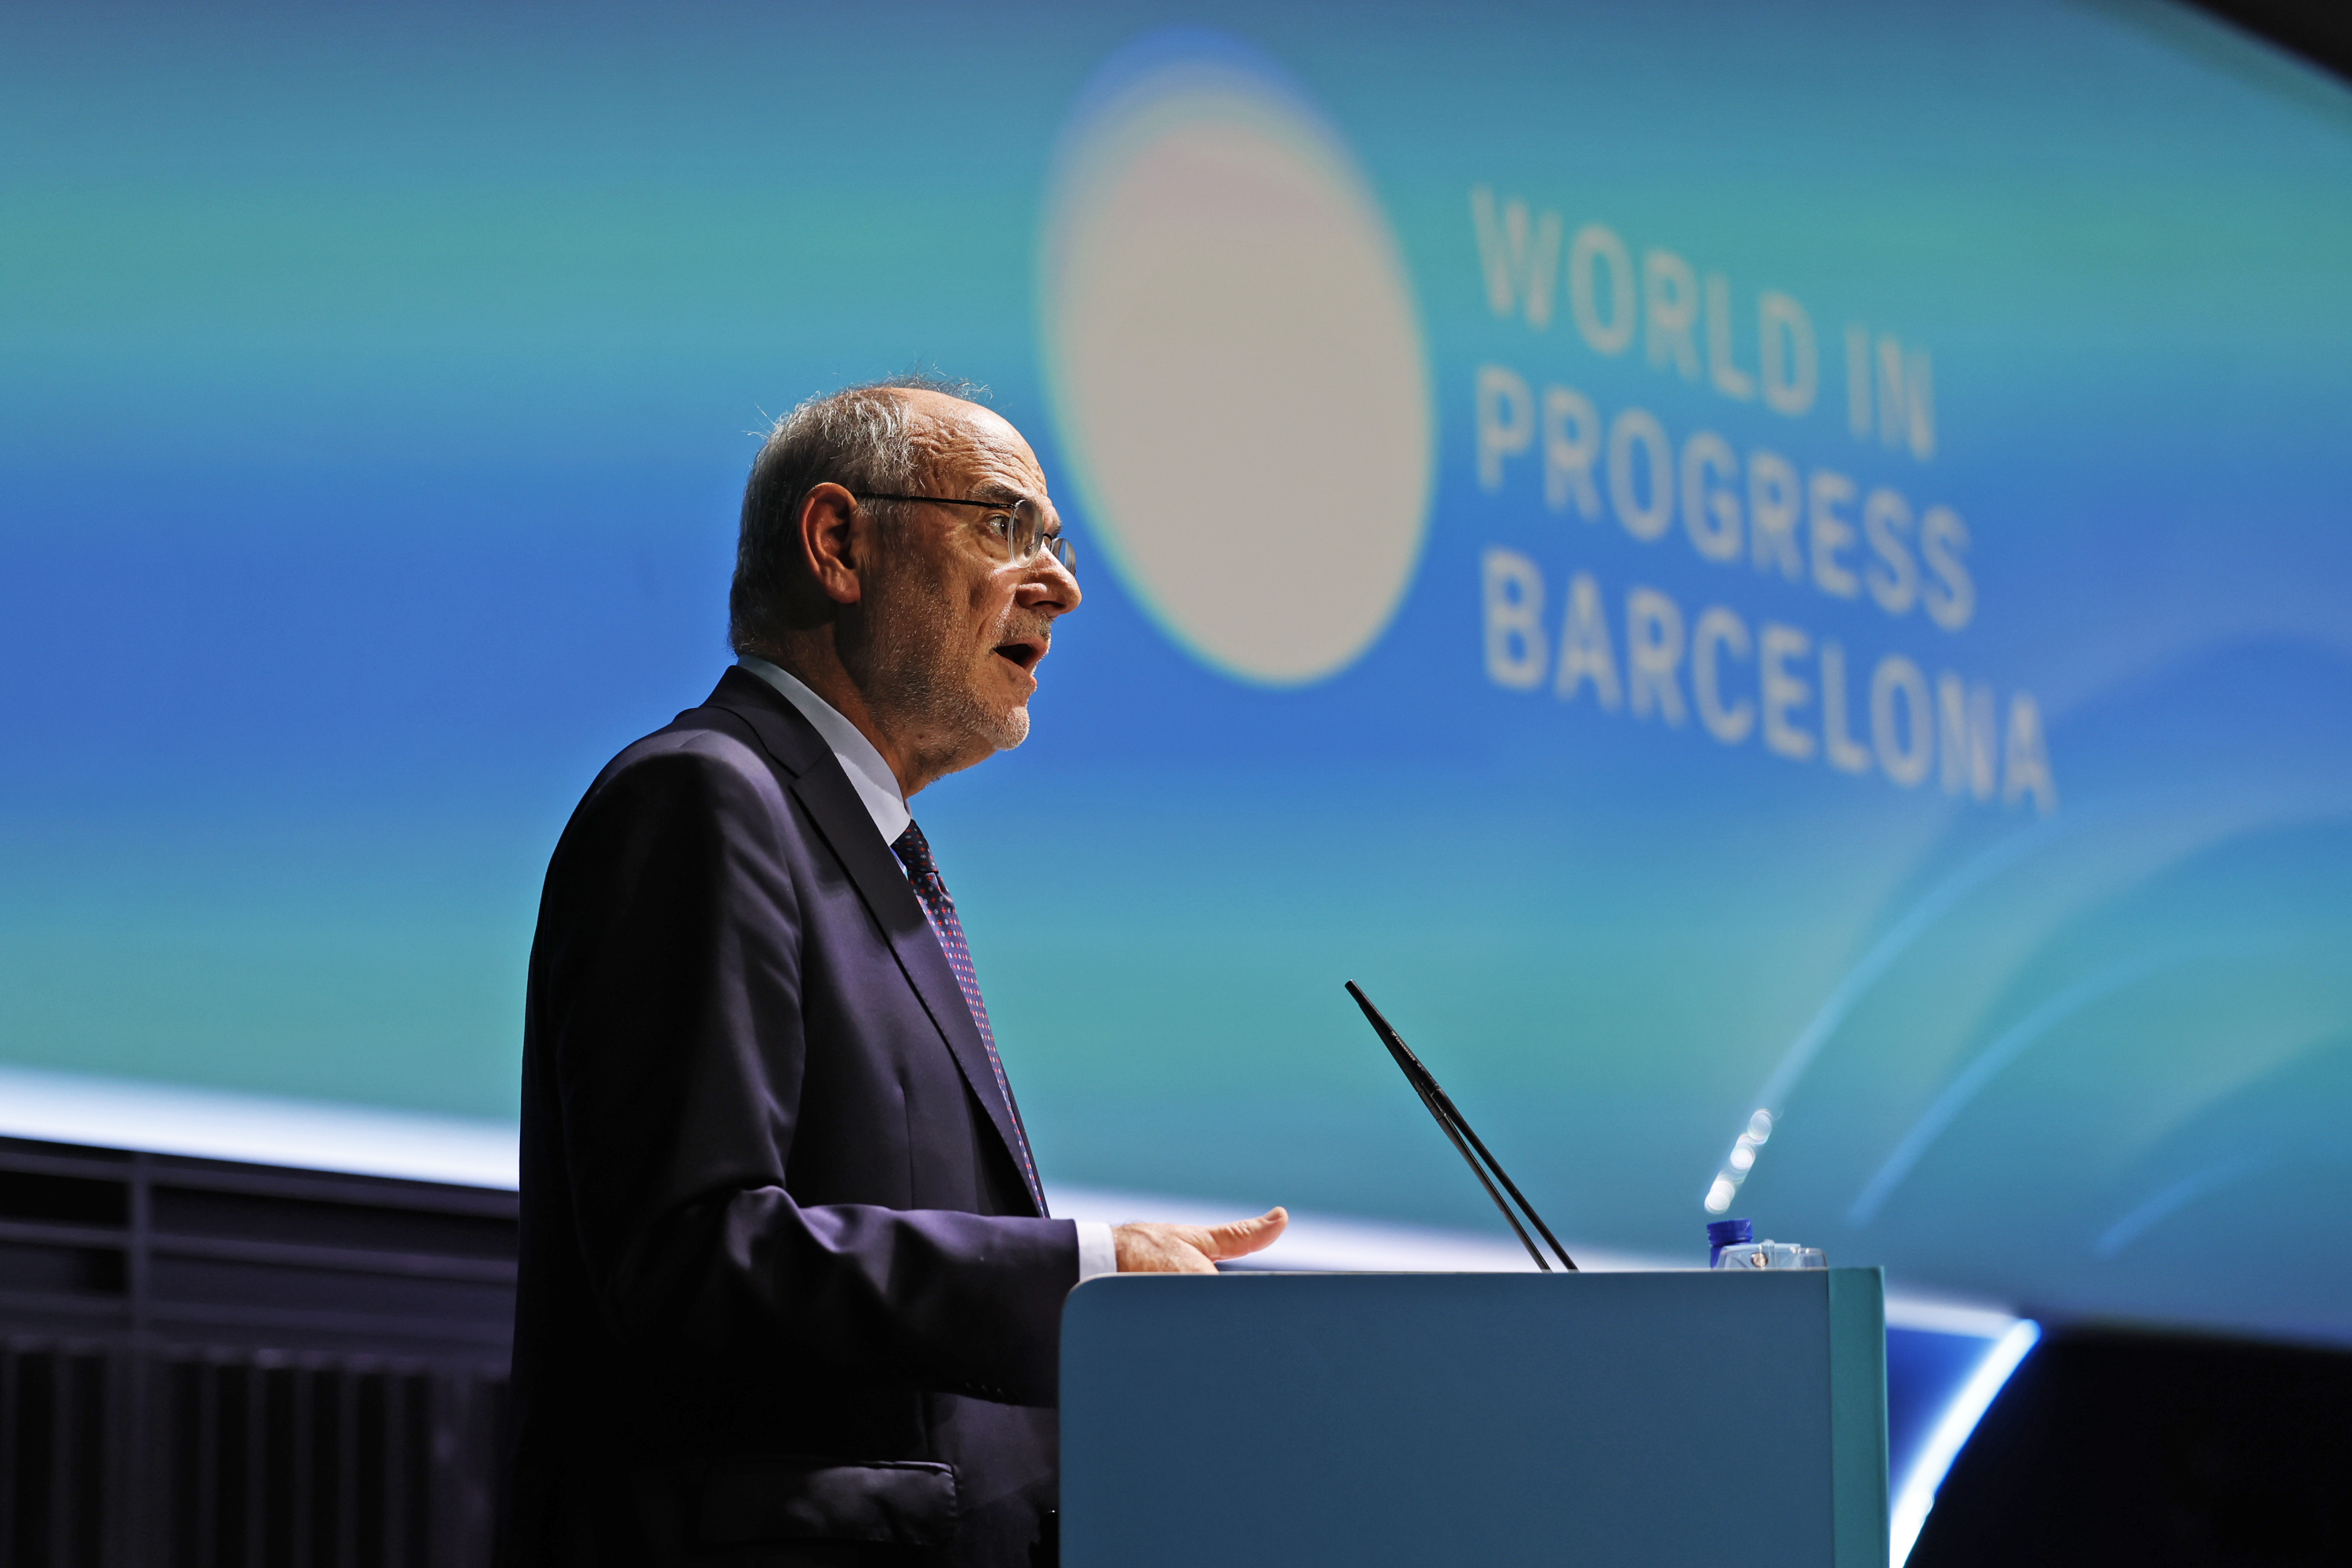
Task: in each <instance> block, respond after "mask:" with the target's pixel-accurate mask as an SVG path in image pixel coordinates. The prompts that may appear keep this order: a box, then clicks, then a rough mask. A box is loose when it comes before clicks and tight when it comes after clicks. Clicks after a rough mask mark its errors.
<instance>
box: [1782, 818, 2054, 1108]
mask: <svg viewBox="0 0 2352 1568" xmlns="http://www.w3.org/2000/svg"><path fill="white" fill-rule="evenodd" d="M2058 822H2059V819H2058V818H2056V817H2050V818H2047V819H2045V820H2044V821H2042V822H2040V823H2037V824H2035V825H2034V826H2032V827H2029V828H2027V829H2026V830H2025V831H2024V832H2022V833H2019V834H2016V835H2014V836H2012V837H2009V838H2005V839H2003V840H2002V841H2001V842H2000V843H1999V844H1996V845H1994V846H1993V847H1991V848H1990V849H1987V850H1986V851H1985V852H1984V853H1983V854H1981V855H1979V856H1978V857H1977V858H1975V859H1973V860H1970V861H1969V863H1968V864H1967V865H1965V866H1962V867H1961V868H1959V869H1958V870H1957V871H1955V872H1953V873H1952V874H1951V875H1950V876H1949V877H1947V878H1946V879H1944V880H1943V882H1942V883H1940V884H1939V885H1938V886H1937V888H1936V889H1935V890H1934V891H1932V892H1930V893H1929V894H1928V895H1927V897H1926V898H1924V899H1921V900H1919V901H1918V902H1917V903H1916V904H1914V905H1912V906H1911V908H1910V909H1909V910H1907V911H1906V912H1905V914H1904V916H1903V918H1902V919H1901V920H1899V921H1895V924H1894V926H1893V927H1892V928H1891V929H1889V930H1888V931H1887V933H1886V934H1885V936H1882V937H1880V938H1879V939H1878V941H1877V942H1874V943H1873V944H1872V946H1871V949H1870V951H1869V952H1865V953H1864V954H1863V955H1862V962H1860V963H1856V964H1855V965H1854V966H1853V968H1852V969H1849V970H1847V971H1846V973H1845V977H1844V978H1843V979H1842V980H1840V981H1839V982H1838V983H1837V988H1836V989H1835V990H1833V991H1832V992H1831V993H1830V994H1829V999H1828V1000H1827V1001H1825V1002H1823V1003H1822V1005H1821V1008H1820V1010H1819V1011H1818V1012H1816V1013H1815V1014H1814V1015H1813V1016H1812V1018H1811V1021H1810V1022H1808V1023H1807V1024H1806V1025H1805V1026H1804V1028H1803V1029H1802V1030H1801V1032H1799V1034H1798V1036H1797V1037H1796V1039H1795V1040H1794V1041H1793V1042H1791V1043H1790V1047H1789V1048H1788V1050H1787V1051H1786V1052H1784V1053H1782V1055H1781V1058H1780V1065H1779V1066H1778V1067H1776V1068H1773V1069H1772V1076H1771V1077H1769V1078H1768V1079H1765V1080H1764V1087H1763V1088H1762V1089H1760V1090H1759V1091H1758V1092H1757V1095H1756V1100H1755V1103H1756V1104H1758V1105H1760V1106H1762V1107H1764V1109H1766V1110H1769V1111H1771V1112H1772V1114H1773V1115H1775V1116H1778V1115H1780V1102H1781V1101H1782V1100H1786V1099H1787V1098H1788V1096H1789V1091H1790V1089H1794V1088H1796V1087H1797V1079H1800V1078H1801V1077H1803V1076H1804V1071H1805V1068H1808V1067H1810V1066H1811V1065H1812V1060H1813V1058H1814V1056H1815V1055H1816V1054H1817V1053H1819V1052H1820V1050H1821V1048H1822V1046H1824V1045H1825V1044H1827V1043H1828V1041H1829V1037H1830V1036H1831V1035H1832V1034H1834V1033H1835V1032H1836V1031H1837V1026H1839V1025H1840V1024H1843V1023H1844V1022H1845V1016H1846V1015H1847V1014H1848V1013H1851V1012H1853V1005H1854V1004H1855V1003H1857V1002H1859V1001H1861V1000H1862V997H1863V994H1864V992H1866V991H1868V990H1869V989H1870V988H1871V987H1872V986H1873V985H1875V984H1878V977H1879V976H1880V975H1882V974H1884V973H1886V971H1887V970H1888V968H1889V967H1891V966H1892V965H1893V964H1894V963H1895V960H1896V959H1898V958H1900V957H1902V956H1903V954H1904V953H1905V952H1906V951H1907V950H1908V949H1909V948H1910V946H1911V944H1912V943H1913V942H1917V941H1918V940H1919V938H1920V937H1921V936H1923V935H1925V934H1926V933H1927V928H1928V927H1929V926H1931V925H1934V924H1935V923H1936V922H1937V921H1939V920H1941V919H1943V917H1944V915H1945V914H1946V913H1947V912H1948V911H1949V910H1950V909H1951V907H1952V906H1953V905H1954V904H1957V903H1958V902H1959V901H1960V900H1962V899H1964V898H1966V897H1968V896H1969V894H1970V893H1972V892H1974V891H1976V890H1977V889H1979V888H1980V887H1982V886H1983V885H1984V884H1985V883H1987V882H1989V881H1990V880H1991V879H1993V878H1994V877H1995V876H1997V875H1998V874H2000V872H2002V871H2004V870H2007V869H2008V868H2009V867H2010V865H2011V862H2013V861H2015V860H2016V859H2017V858H2019V857H2020V856H2021V855H2023V854H2024V853H2025V852H2026V851H2027V850H2028V849H2031V848H2032V847H2034V846H2035V845H2037V844H2038V843H2040V842H2041V841H2042V840H2043V839H2045V838H2050V837H2054V836H2055V835H2056V833H2057V831H2058Z"/></svg>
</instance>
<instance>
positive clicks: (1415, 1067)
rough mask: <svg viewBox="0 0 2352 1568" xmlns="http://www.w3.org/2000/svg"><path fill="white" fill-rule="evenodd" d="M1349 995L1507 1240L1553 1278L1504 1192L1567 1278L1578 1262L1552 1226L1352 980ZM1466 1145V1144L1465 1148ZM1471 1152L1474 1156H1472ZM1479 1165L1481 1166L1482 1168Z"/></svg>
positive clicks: (1419, 1060) (1427, 1070)
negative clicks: (1496, 1213)
mask: <svg viewBox="0 0 2352 1568" xmlns="http://www.w3.org/2000/svg"><path fill="white" fill-rule="evenodd" d="M1348 994H1349V995H1350V996H1353V997H1354V998H1355V999H1356V1005H1357V1006H1359V1007H1361V1008H1362V1009H1363V1010H1364V1017H1365V1019H1366V1021H1368V1022H1369V1023H1370V1025H1371V1026H1372V1032H1373V1033H1374V1034H1376V1035H1378V1036H1380V1037H1381V1044H1382V1045H1384V1046H1386V1047H1388V1048H1389V1055H1390V1056H1391V1057H1392V1058H1395V1060H1396V1065H1397V1069H1398V1070H1399V1071H1400V1072H1402V1073H1403V1074H1404V1079H1405V1081H1406V1082H1407V1083H1409V1084H1411V1085H1412V1089H1413V1092H1414V1093H1415V1094H1418V1095H1419V1096H1421V1102H1422V1104H1423V1105H1425V1106H1427V1107H1428V1108H1429V1114H1430V1115H1431V1116H1433V1117H1434V1118H1436V1120H1437V1126H1438V1130H1439V1131H1442V1132H1444V1134H1445V1137H1446V1141H1447V1142H1451V1143H1452V1144H1453V1145H1454V1149H1455V1150H1456V1151H1457V1152H1459V1153H1460V1154H1461V1156H1462V1158H1463V1160H1464V1162H1465V1163H1467V1164H1468V1165H1469V1167H1470V1173H1471V1174H1472V1175H1474V1176H1475V1177H1477V1178H1478V1184H1479V1185H1480V1186H1482V1187H1484V1188H1486V1195H1487V1196H1488V1197H1490V1198H1492V1199H1494V1200H1495V1206H1496V1208H1498V1209H1500V1210H1502V1211H1503V1218H1504V1220H1505V1221H1506V1222H1507V1224H1508V1225H1509V1226H1510V1227H1511V1234H1512V1235H1513V1236H1516V1237H1518V1238H1519V1245H1520V1246H1521V1247H1526V1248H1527V1249H1528V1257H1529V1258H1534V1259H1535V1260H1536V1267H1537V1268H1540V1269H1542V1270H1543V1271H1544V1272H1545V1273H1547V1274H1549V1273H1550V1272H1551V1265H1550V1264H1549V1263H1548V1262H1546V1261H1545V1260H1544V1255H1543V1254H1542V1253H1541V1252H1540V1251H1538V1249H1537V1247H1536V1244H1535V1243H1534V1242H1533V1241H1532V1240H1530V1239H1529V1238H1528V1232H1527V1226H1523V1225H1521V1224H1520V1223H1519V1216H1518V1215H1517V1214H1514V1213H1512V1212H1511V1205H1510V1204H1509V1203H1506V1202H1504V1201H1503V1193H1504V1192H1507V1193H1508V1194H1511V1202H1512V1203H1516V1204H1517V1205H1519V1207H1520V1209H1521V1210H1523V1211H1525V1213H1526V1215H1527V1216H1528V1225H1532V1226H1535V1227H1536V1233H1537V1234H1538V1235H1539V1236H1541V1237H1543V1238H1544V1240H1546V1241H1548V1242H1549V1243H1550V1244H1551V1249H1552V1251H1554V1252H1555V1253H1558V1254H1559V1261H1560V1267H1562V1268H1566V1269H1567V1270H1568V1271H1569V1272H1570V1273H1571V1274H1572V1273H1574V1272H1576V1259H1574V1258H1570V1256H1569V1255H1568V1248H1566V1247H1562V1246H1561V1245H1560V1244H1559V1237H1556V1236H1554V1235H1553V1234H1552V1233H1551V1226H1548V1225H1546V1224H1544V1222H1543V1216H1542V1215H1539V1214H1538V1213H1536V1210H1535V1205H1533V1204H1531V1203H1529V1202H1528V1199H1527V1194H1524V1193H1522V1192H1520V1191H1519V1189H1518V1184H1517V1183H1515V1182H1513V1181H1512V1180H1511V1178H1510V1174H1509V1173H1507V1172H1506V1171H1505V1170H1504V1169H1503V1163H1502V1162H1501V1161H1499V1160H1497V1159H1496V1158H1495V1156H1494V1154H1493V1153H1492V1152H1489V1151H1488V1150H1487V1148H1486V1144H1485V1143H1484V1142H1480V1141H1479V1138H1478V1134H1476V1133H1475V1132H1473V1131H1470V1123H1469V1122H1468V1121H1465V1120H1464V1119H1463V1116H1462V1112H1461V1111H1460V1110H1456V1109H1455V1108H1454V1101H1453V1100H1452V1099H1451V1098H1449V1097H1448V1096H1447V1094H1446V1092H1445V1090H1444V1089H1440V1088H1439V1087H1438V1084H1437V1079H1436V1077H1435V1076H1434V1075H1433V1074H1432V1073H1431V1072H1430V1070H1429V1069H1428V1068H1425V1067H1423V1066H1422V1065H1421V1058H1419V1057H1417V1056H1414V1055H1413V1054H1412V1047H1410V1046H1408V1045H1406V1044H1405V1043H1404V1037H1402V1036H1401V1035H1399V1034H1398V1033H1397V1032H1396V1030H1395V1029H1393V1028H1391V1027H1390V1026H1389V1021H1388V1020H1387V1019H1386V1018H1383V1017H1381V1010H1380V1009H1379V1008H1378V1007H1375V1006H1373V1005H1372V999H1371V998H1370V997H1369V996H1367V995H1365V994H1364V989H1363V987H1362V986H1360V985H1358V984H1356V983H1355V982H1354V981H1352V980H1350V981H1349V982H1348ZM1465 1139H1466V1140H1468V1142H1464V1140H1465ZM1473 1150H1475V1151H1476V1152H1475V1153H1473V1152H1472V1151H1473ZM1481 1161H1484V1162H1485V1163H1484V1164H1481V1163H1479V1162H1481ZM1489 1170H1492V1171H1493V1172H1494V1174H1493V1175H1492V1176H1489V1175H1488V1174H1487V1172H1488V1171H1489ZM1496 1182H1500V1183H1502V1184H1503V1192H1496V1190H1495V1184H1496Z"/></svg>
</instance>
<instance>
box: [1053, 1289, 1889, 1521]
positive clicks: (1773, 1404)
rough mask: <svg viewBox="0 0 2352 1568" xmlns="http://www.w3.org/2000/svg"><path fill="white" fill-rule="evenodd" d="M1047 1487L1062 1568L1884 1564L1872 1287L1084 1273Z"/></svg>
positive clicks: (1877, 1336) (1072, 1310)
mask: <svg viewBox="0 0 2352 1568" xmlns="http://www.w3.org/2000/svg"><path fill="white" fill-rule="evenodd" d="M1061 1508H1062V1563H1063V1564H1064V1568H1109V1565H1111V1564H1118V1565H1120V1568H1157V1565H1160V1564H1167V1565H1170V1568H1174V1565H1176V1564H1183V1565H1185V1568H1195V1565H1197V1564H1200V1563H1219V1564H1232V1565H1240V1564H1258V1563H1264V1564H1269V1565H1271V1564H1277V1563H1278V1564H1282V1565H1284V1568H1297V1565H1299V1564H1307V1563H1344V1564H1350V1565H1356V1564H1364V1565H1370V1564H1391V1563H1393V1564H1399V1565H1402V1564H1412V1565H1413V1568H1426V1565H1429V1564H1437V1563H1463V1564H1473V1563H1475V1564H1481V1565H1502V1564H1517V1563H1546V1564H1557V1563H1591V1564H1595V1565H1602V1564H1605V1565H1607V1568H1637V1565H1650V1564H1656V1565H1659V1568H1667V1565H1673V1568H1685V1565H1687V1564H1692V1563H1739V1564H1741V1565H1742V1568H1781V1565H1783V1564H1785V1565H1788V1568H1799V1565H1802V1568H1832V1565H1833V1568H1884V1565H1885V1562H1886V1552H1887V1533H1886V1532H1887V1502H1886V1333H1885V1282H1884V1279H1883V1278H1882V1276H1881V1274H1880V1272H1879V1270H1877V1269H1875V1268H1830V1269H1802V1270H1789V1271H1784V1272H1775V1271H1763V1272H1748V1271H1740V1272H1726V1273H1704V1272H1698V1271H1693V1272H1689V1273H1651V1274H1524V1275H1522V1274H1283V1273H1276V1272H1272V1271H1268V1272H1265V1273H1231V1274H1221V1275H1115V1276H1108V1277H1105V1278H1102V1279H1094V1280H1090V1281H1088V1282H1087V1283H1086V1284H1084V1285H1082V1286H1080V1287H1079V1288H1078V1289H1076V1291H1075V1292H1073V1293H1072V1295H1071V1297H1070V1299H1069V1302H1068V1305H1067V1306H1066V1308H1065V1309H1064V1312H1063V1320H1062V1503H1061Z"/></svg>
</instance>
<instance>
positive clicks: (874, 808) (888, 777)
mask: <svg viewBox="0 0 2352 1568" xmlns="http://www.w3.org/2000/svg"><path fill="white" fill-rule="evenodd" d="M735 662H736V663H738V664H740V665H741V666H742V667H743V668H745V669H747V670H749V671H751V673H752V674H753V675H756V676H758V677H759V678H760V679H762V680H764V681H766V682H767V683H768V684H769V685H771V686H772V687H774V688H775V689H776V690H777V691H778V692H779V693H780V694H781V695H782V697H783V699H784V700H785V701H787V702H789V703H791V704H792V705H793V707H795V708H797V709H799V710H800V711H801V717H802V718H803V719H805V720H807V721H809V722H810V723H812V724H814V725H815V726H816V732H817V733H818V734H819V735H821V736H823V737H824V743H825V744H826V745H827V746H828V747H830V748H832V751H833V754H834V757H835V760H837V761H838V762H839V763H841V771H842V772H843V773H847V774H848V775H849V787H850V788H852V789H854V790H856V792H857V798H858V801H859V802H860V803H861V804H862V805H864V806H865V807H866V816H870V817H872V818H873V819H874V828H875V831H876V832H877V833H879V834H881V835H882V842H883V843H885V844H896V843H897V842H898V836H899V835H900V834H902V833H904V832H906V831H907V825H908V823H910V822H912V821H914V820H915V816H914V814H913V813H912V812H910V811H908V809H907V797H906V796H905V795H901V794H900V793H899V792H898V775H897V774H896V773H892V772H891V771H890V764H889V763H886V762H884V761H883V760H882V753H881V752H877V751H876V750H875V749H874V742H871V741H869V740H867V739H866V736H865V733H864V731H860V730H859V729H858V728H857V726H856V725H855V724H853V723H851V722H850V721H848V720H846V719H845V718H843V717H842V716H841V714H840V712H839V711H838V710H835V708H834V706H833V704H832V703H830V702H827V701H826V700H824V698H822V697H819V696H818V695H817V694H816V693H815V692H814V691H811V690H810V689H808V688H807V687H806V686H803V684H801V682H800V681H799V680H798V679H794V678H793V676H792V675H790V674H788V673H786V672H785V671H784V670H782V669H781V668H778V667H777V666H775V665H772V664H771V663H769V662H768V661H767V660H766V659H764V658H759V657H758V656H757V655H754V654H748V653H747V654H745V655H744V656H743V657H742V658H739V659H737V660H736V661H735Z"/></svg>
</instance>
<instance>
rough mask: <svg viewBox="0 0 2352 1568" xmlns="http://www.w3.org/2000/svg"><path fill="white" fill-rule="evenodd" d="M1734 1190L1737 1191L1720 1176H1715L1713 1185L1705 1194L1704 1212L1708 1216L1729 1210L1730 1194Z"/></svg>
mask: <svg viewBox="0 0 2352 1568" xmlns="http://www.w3.org/2000/svg"><path fill="white" fill-rule="evenodd" d="M1688 1190H1689V1189H1687V1188H1685V1191H1688ZM1736 1190H1737V1189H1736V1188H1734V1187H1733V1186H1732V1184H1730V1183H1729V1182H1728V1181H1727V1180H1725V1179H1724V1178H1723V1177H1721V1176H1717V1178H1716V1179H1715V1185H1713V1186H1712V1187H1709V1188H1708V1189H1707V1192H1706V1212H1707V1213H1709V1214H1721V1213H1722V1212H1723V1211H1724V1210H1726V1209H1727V1208H1729V1207H1730V1206H1731V1194H1733V1192H1735V1191H1736Z"/></svg>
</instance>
